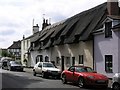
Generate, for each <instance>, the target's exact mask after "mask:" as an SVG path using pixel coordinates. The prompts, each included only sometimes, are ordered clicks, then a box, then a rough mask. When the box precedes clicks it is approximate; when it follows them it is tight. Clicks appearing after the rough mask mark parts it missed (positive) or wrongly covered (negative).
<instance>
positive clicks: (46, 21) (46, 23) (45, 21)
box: [42, 19, 49, 30]
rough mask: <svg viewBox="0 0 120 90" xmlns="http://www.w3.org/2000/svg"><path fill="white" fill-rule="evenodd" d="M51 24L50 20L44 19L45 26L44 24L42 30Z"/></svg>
mask: <svg viewBox="0 0 120 90" xmlns="http://www.w3.org/2000/svg"><path fill="white" fill-rule="evenodd" d="M48 25H49V24H48V20H47V19H46V20H45V19H43V24H42V30H43V29H44V28H45V27H47V26H48Z"/></svg>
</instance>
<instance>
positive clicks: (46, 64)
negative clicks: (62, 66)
mask: <svg viewBox="0 0 120 90" xmlns="http://www.w3.org/2000/svg"><path fill="white" fill-rule="evenodd" d="M43 67H55V66H54V65H53V64H52V63H43Z"/></svg>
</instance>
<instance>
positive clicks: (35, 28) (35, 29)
mask: <svg viewBox="0 0 120 90" xmlns="http://www.w3.org/2000/svg"><path fill="white" fill-rule="evenodd" d="M38 31H39V26H38V24H36V26H33V34H35V33H37V32H38Z"/></svg>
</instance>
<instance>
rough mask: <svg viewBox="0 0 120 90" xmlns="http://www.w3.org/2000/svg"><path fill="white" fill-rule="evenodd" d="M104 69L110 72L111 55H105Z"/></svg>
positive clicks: (111, 70)
mask: <svg viewBox="0 0 120 90" xmlns="http://www.w3.org/2000/svg"><path fill="white" fill-rule="evenodd" d="M105 71H106V72H107V73H112V72H113V68H112V55H105Z"/></svg>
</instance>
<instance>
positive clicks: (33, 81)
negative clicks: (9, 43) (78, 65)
mask: <svg viewBox="0 0 120 90" xmlns="http://www.w3.org/2000/svg"><path fill="white" fill-rule="evenodd" d="M0 72H1V73H0V76H1V75H2V76H1V77H0V80H2V81H1V83H2V85H1V86H2V89H3V90H9V89H10V90H14V89H16V90H19V89H20V90H23V89H25V90H27V89H29V90H33V89H40V88H42V89H45V88H46V89H51V88H52V90H53V89H55V90H56V88H57V89H58V90H59V89H62V90H64V89H65V90H66V89H67V88H69V90H70V88H71V89H72V90H73V89H75V90H77V89H79V90H104V89H102V88H101V89H98V88H97V89H93V88H86V89H82V88H79V87H78V86H77V85H74V84H72V83H68V84H62V82H61V80H59V79H54V78H50V79H44V78H41V76H33V75H32V74H31V73H26V72H16V71H7V70H1V69H0ZM63 88H64V89H63ZM40 90H41V89H40ZM105 90H106V89H105ZM107 90H111V89H107Z"/></svg>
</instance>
